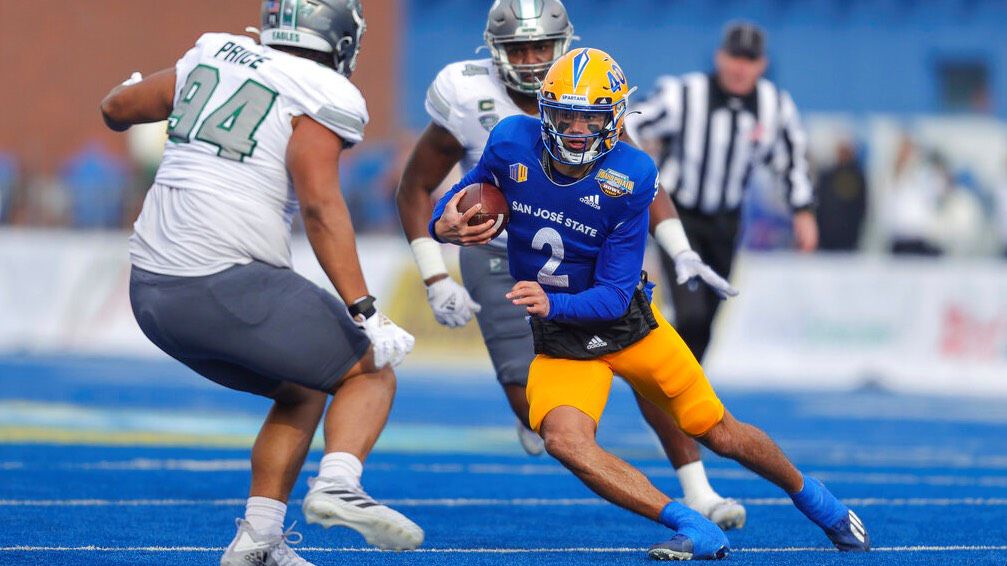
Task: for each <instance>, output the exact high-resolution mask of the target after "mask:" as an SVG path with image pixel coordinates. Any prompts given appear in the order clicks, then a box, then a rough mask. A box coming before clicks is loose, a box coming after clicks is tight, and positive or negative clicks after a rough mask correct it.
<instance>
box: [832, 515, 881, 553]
mask: <svg viewBox="0 0 1007 566" xmlns="http://www.w3.org/2000/svg"><path fill="white" fill-rule="evenodd" d="M825 534H826V536H828V537H829V540H831V541H832V544H834V545H836V548H838V549H839V550H841V551H843V552H867V551H868V550H870V549H871V536H870V535H869V534H867V529H866V528H864V523H863V521H861V520H860V517H857V514H856V513H854V512H853V511H850V512H849V514H847V515H846V516H845V517H843V518H842V519H841V520H840V521H839V522H838V523H836V524H835V525H834V526H833V527H832V528H831V529H825Z"/></svg>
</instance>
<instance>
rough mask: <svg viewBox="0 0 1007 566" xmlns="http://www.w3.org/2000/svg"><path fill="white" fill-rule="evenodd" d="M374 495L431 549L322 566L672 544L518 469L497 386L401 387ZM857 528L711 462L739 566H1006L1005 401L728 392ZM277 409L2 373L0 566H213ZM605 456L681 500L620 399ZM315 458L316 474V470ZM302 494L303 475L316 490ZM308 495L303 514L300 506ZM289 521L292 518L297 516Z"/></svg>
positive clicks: (537, 559) (436, 383)
mask: <svg viewBox="0 0 1007 566" xmlns="http://www.w3.org/2000/svg"><path fill="white" fill-rule="evenodd" d="M399 392H400V394H399V397H398V399H397V405H396V407H395V410H394V412H393V414H392V418H391V422H390V425H389V429H388V430H387V433H386V435H385V436H384V437H383V438H382V441H381V442H380V444H379V447H378V450H377V451H376V453H375V454H374V455H373V456H372V458H371V460H370V461H369V462H368V466H367V469H366V472H365V475H364V484H365V486H366V487H367V488H368V490H369V491H370V493H371V494H372V495H374V496H375V497H376V498H378V499H383V500H385V501H388V502H390V503H392V504H394V505H396V506H397V507H399V508H400V509H401V510H402V511H404V512H405V513H407V514H408V515H410V516H412V517H413V518H414V519H415V520H416V521H417V522H418V523H420V524H421V525H422V526H423V527H424V528H425V529H426V533H427V542H426V543H425V545H424V550H423V551H422V552H411V553H399V554H395V553H378V552H371V551H367V550H365V549H363V547H362V542H363V541H362V540H361V539H360V538H359V537H358V536H357V535H356V534H355V533H352V532H350V531H342V530H329V531H324V530H321V529H319V528H316V527H314V526H304V527H303V528H299V530H300V531H301V532H302V533H303V534H304V537H305V540H304V543H303V544H302V545H301V546H302V547H306V548H307V550H304V551H303V553H302V554H303V555H304V556H305V557H307V558H309V559H312V560H314V561H315V562H316V563H318V564H406V563H409V564H420V563H422V564H442V563H471V564H551V565H557V564H573V563H576V564H581V563H589V564H610V563H622V564H646V563H647V561H646V559H645V557H644V555H643V553H642V550H641V549H642V548H644V547H646V546H648V545H649V544H651V543H653V542H656V541H658V540H661V539H663V538H667V536H668V534H667V531H666V530H665V529H663V528H661V527H658V526H655V525H653V524H651V523H649V522H648V521H646V520H644V519H641V518H638V517H636V516H633V515H631V514H629V513H627V512H625V511H621V510H619V509H616V508H614V507H612V506H609V505H607V504H602V503H601V502H600V501H599V500H597V499H596V498H595V497H594V496H593V494H591V493H590V492H589V491H588V490H587V489H586V488H584V487H583V486H581V485H580V484H579V482H578V481H577V480H576V479H575V478H573V477H572V476H571V475H569V474H568V473H567V472H565V471H564V470H563V469H562V468H561V467H559V465H558V464H556V463H555V462H554V461H552V460H551V459H549V458H540V459H532V458H529V457H526V456H524V455H523V454H522V453H521V452H520V448H519V447H518V445H517V442H516V439H515V437H514V433H513V428H512V419H511V417H509V416H508V412H507V408H506V406H505V404H504V402H503V399H502V396H501V394H500V393H499V391H498V390H497V387H496V385H495V383H492V382H491V379H490V378H489V376H488V375H484V374H482V373H476V374H474V375H454V376H452V377H451V379H449V380H443V379H437V380H435V379H432V378H431V375H430V374H429V373H427V372H421V371H418V370H409V369H406V370H404V371H402V372H401V375H400V388H399ZM722 397H723V398H724V400H725V402H726V403H727V404H728V406H729V407H730V408H731V409H732V410H733V412H734V413H735V414H736V415H738V416H739V417H741V418H743V419H745V420H749V421H751V422H753V423H756V424H758V425H760V426H762V427H763V428H765V429H766V430H767V431H768V432H769V433H770V434H772V435H773V436H774V437H775V438H776V439H777V440H778V441H779V442H780V444H781V445H782V446H783V448H784V450H786V451H787V452H788V453H789V454H790V455H791V456H792V457H793V458H794V460H795V461H796V462H797V463H798V465H799V466H800V467H801V468H802V469H804V470H807V471H811V472H812V473H814V474H816V475H818V476H819V477H820V478H822V479H823V480H824V481H825V482H826V483H827V484H828V485H829V486H830V487H831V488H832V489H833V491H834V492H835V493H836V494H837V495H839V496H840V497H841V498H844V499H847V500H849V501H850V503H851V505H852V506H853V507H854V508H855V509H857V511H858V512H859V514H860V516H861V517H862V518H863V519H864V521H865V523H866V524H867V526H868V528H869V529H870V531H871V535H872V537H873V538H874V541H875V544H876V546H877V547H879V548H878V550H877V551H876V552H874V553H872V554H870V555H869V556H850V555H840V554H838V553H836V552H834V551H831V550H829V546H828V541H827V540H826V539H825V537H824V536H823V535H822V534H821V533H820V532H819V531H818V529H817V528H815V527H814V526H813V525H811V524H810V523H808V522H807V521H806V520H805V519H804V518H803V517H802V516H801V515H800V514H799V513H798V512H797V511H796V510H794V509H793V508H792V507H791V506H790V505H789V500H786V499H783V495H782V493H781V492H780V491H779V490H777V489H776V488H774V487H773V486H771V485H769V484H767V483H766V482H764V481H762V480H760V479H757V478H755V477H754V476H753V475H752V474H750V473H748V472H746V471H744V470H742V469H740V468H739V467H738V466H736V465H734V464H733V463H729V462H726V461H723V460H720V459H718V458H716V457H714V456H711V455H707V457H706V462H707V468H708V470H709V472H710V476H711V478H712V481H713V483H714V485H715V487H717V488H718V489H719V491H721V493H723V494H725V495H730V496H733V497H736V498H739V499H741V500H743V501H744V502H745V503H746V504H747V505H748V509H749V524H748V525H747V526H746V527H745V528H744V529H743V530H741V531H735V532H732V533H731V534H730V539H731V542H732V544H733V546H734V548H735V551H734V553H733V554H732V555H731V557H730V558H729V561H728V563H732V564H868V563H870V564H885V565H887V564H990V565H997V566H1002V565H1004V564H1007V526H1005V525H1007V406H1005V404H1004V403H1003V402H1002V401H996V400H989V401H983V400H974V399H972V400H952V399H936V398H924V397H907V396H895V395H892V394H888V393H884V392H879V391H865V392H857V393H845V394H841V395H837V394H832V395H822V394H807V393H805V394H794V393H790V394H782V393H773V394H768V393H744V392H738V391H734V392H731V391H727V392H722ZM265 408H266V404H265V402H263V401H261V400H259V399H256V398H253V397H251V396H246V395H241V394H237V393H233V392H230V391H227V390H224V389H221V388H218V387H216V386H214V385H212V384H210V383H208V382H204V381H203V380H202V379H201V378H198V377H197V376H195V375H193V374H191V373H189V372H188V371H187V370H184V369H182V368H181V367H180V366H177V365H175V364H174V363H171V362H152V361H142V362H138V361H131V360H96V359H82V358H47V359H42V358H31V357H17V358H6V359H2V360H0V564H162V563H169V564H172V565H184V564H213V563H215V562H216V561H217V560H218V558H219V554H220V552H221V550H222V548H221V547H223V546H224V545H226V544H227V542H228V541H229V540H230V537H231V536H232V534H233V527H232V524H233V520H234V517H236V516H238V515H239V514H240V513H241V511H242V506H243V503H244V502H243V498H244V497H245V495H246V489H247V482H248V471H247V468H248V464H247V455H248V448H247V446H248V443H249V441H250V438H251V437H252V435H254V433H255V431H256V428H257V426H258V424H259V421H260V419H261V417H262V415H263V414H264V413H265ZM600 438H601V441H602V442H603V443H604V444H605V445H607V446H609V447H611V448H612V449H613V450H614V451H615V452H616V453H618V454H620V455H622V456H624V457H626V458H628V459H630V460H631V461H633V462H634V463H636V464H638V465H639V466H640V467H641V468H642V469H643V470H644V471H645V472H646V473H647V474H648V475H649V476H650V477H651V478H652V479H653V480H654V481H655V482H656V483H657V484H658V485H659V486H660V487H663V488H664V489H666V490H667V491H668V492H669V493H671V494H673V495H674V494H676V493H678V486H677V482H676V480H675V478H674V474H673V473H672V470H671V468H670V466H669V465H668V464H667V463H666V462H664V461H663V460H662V458H661V454H660V453H659V452H658V449H657V447H656V444H655V442H654V440H653V438H652V436H651V434H650V432H649V431H648V430H647V429H646V428H645V426H644V424H643V422H642V420H641V419H640V418H639V416H637V414H636V412H635V408H634V406H633V405H632V402H631V400H630V395H629V391H628V389H627V388H626V387H625V386H624V385H619V386H617V387H615V388H614V389H613V397H612V401H611V403H610V405H609V409H608V411H607V412H606V415H605V418H604V419H603V420H602V426H601V434H600ZM319 457H320V455H319V453H318V452H313V453H312V455H311V457H310V459H309V467H312V466H311V464H317V461H318V458H319ZM304 477H307V473H306V474H305V476H304ZM305 489H306V486H305V484H304V482H303V481H302V482H301V483H300V485H299V487H298V489H297V490H296V491H295V493H294V498H295V500H296V499H297V498H299V497H301V496H303V494H304V490H305ZM291 509H292V510H291V513H290V518H291V519H301V513H300V510H299V508H298V506H297V505H292V506H291Z"/></svg>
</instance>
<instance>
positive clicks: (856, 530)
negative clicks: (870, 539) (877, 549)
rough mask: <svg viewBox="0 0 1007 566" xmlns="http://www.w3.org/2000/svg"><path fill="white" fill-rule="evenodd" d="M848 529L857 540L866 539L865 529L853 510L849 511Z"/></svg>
mask: <svg viewBox="0 0 1007 566" xmlns="http://www.w3.org/2000/svg"><path fill="white" fill-rule="evenodd" d="M850 531H852V532H853V536H855V537H857V540H859V541H860V542H866V541H867V529H865V528H864V524H863V523H862V522H861V521H860V517H857V515H856V513H854V512H853V511H850Z"/></svg>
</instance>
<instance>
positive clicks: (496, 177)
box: [429, 49, 870, 559]
mask: <svg viewBox="0 0 1007 566" xmlns="http://www.w3.org/2000/svg"><path fill="white" fill-rule="evenodd" d="M630 92H631V89H630V88H629V86H628V84H627V81H626V77H625V74H624V73H623V72H622V70H621V69H620V67H619V66H618V65H617V64H616V62H615V61H614V60H613V59H612V58H611V57H609V56H608V55H607V54H606V53H604V52H602V51H599V50H597V49H577V50H575V51H572V52H569V53H567V54H566V55H564V56H563V57H561V58H560V59H559V60H557V61H556V63H555V64H554V65H553V66H552V68H551V69H550V70H549V73H548V74H547V75H546V77H545V80H544V81H543V86H542V88H541V90H540V91H539V107H540V114H541V120H536V119H534V118H532V117H528V116H512V117H509V118H506V119H504V120H502V121H501V122H500V123H499V124H498V125H497V126H496V127H495V128H494V129H493V131H492V132H491V134H490V137H489V140H488V141H487V144H486V148H485V150H484V151H483V154H482V157H481V159H480V160H479V163H478V165H477V166H476V167H475V168H474V169H472V170H471V171H470V172H469V173H468V174H467V175H466V176H465V177H464V178H463V179H462V181H461V182H460V183H459V184H458V185H456V186H455V187H453V188H452V189H451V191H449V192H448V193H447V194H446V195H445V196H444V197H443V198H442V199H441V200H440V201H439V202H438V203H437V206H436V207H435V209H434V214H433V218H432V219H431V221H430V224H429V230H430V233H431V235H432V236H434V237H435V238H437V239H438V240H440V241H442V242H451V243H455V244H460V245H478V244H484V243H486V242H487V241H489V240H490V239H491V238H492V236H493V235H494V233H495V229H494V221H489V222H486V223H484V224H481V225H477V226H469V225H468V220H469V219H470V218H472V216H473V215H474V214H476V213H477V212H478V211H479V205H476V206H474V207H472V208H471V209H470V210H467V211H464V212H462V211H459V210H458V203H459V201H460V200H461V197H462V195H463V194H464V193H463V191H464V188H465V187H467V186H469V185H471V184H474V183H480V182H487V183H492V184H494V185H496V186H498V187H499V188H500V190H501V192H502V193H503V195H504V196H505V198H506V200H507V202H508V204H509V206H510V214H511V220H510V223H509V224H508V226H507V231H508V234H509V237H508V241H507V252H508V257H509V260H510V262H509V263H510V271H511V275H512V276H513V277H514V279H515V280H516V281H517V283H516V284H515V285H514V287H513V288H512V289H511V291H510V292H509V293H508V294H507V298H508V299H510V300H511V301H512V302H513V303H514V304H515V305H521V306H524V307H525V308H526V310H527V312H528V314H529V320H530V323H531V326H532V331H533V335H534V341H535V351H536V354H537V355H536V357H535V359H534V361H533V362H532V364H531V368H530V370H529V376H528V386H527V396H528V403H529V406H530V409H529V423H530V424H531V426H532V428H533V429H534V430H535V431H537V432H538V433H539V434H540V435H542V438H543V439H544V441H545V447H546V450H547V451H548V452H549V454H551V455H552V456H553V457H555V458H556V459H557V460H559V461H560V462H562V463H563V465H564V466H566V467H567V468H568V469H569V470H570V471H572V472H573V473H574V474H575V475H576V476H577V477H579V478H580V479H581V481H583V482H584V483H585V484H586V485H587V486H588V487H590V488H591V489H592V490H594V491H595V492H596V493H597V494H599V495H600V496H602V497H604V498H605V499H607V500H609V501H611V502H612V503H614V504H616V505H619V506H621V507H624V508H626V509H628V510H630V511H633V512H635V513H638V514H640V515H642V516H644V517H647V518H649V519H652V520H654V521H657V522H660V523H661V524H663V525H665V526H667V527H669V528H671V529H673V530H674V531H676V534H675V535H674V537H673V538H671V539H670V540H668V541H666V542H664V543H661V544H658V545H655V546H653V547H652V548H651V549H650V551H649V555H650V556H651V557H652V558H656V559H693V558H696V559H701V558H706V559H709V558H723V557H724V556H726V555H727V553H728V551H729V545H728V541H727V537H726V536H725V535H724V533H723V532H722V531H721V530H720V529H719V528H718V527H717V526H716V525H715V524H714V523H713V522H711V521H710V520H708V519H707V518H705V517H703V516H702V515H701V514H699V513H698V512H696V511H694V510H692V509H690V508H689V507H687V506H685V505H682V504H680V503H678V502H675V501H672V500H671V498H670V497H668V496H667V495H665V494H664V493H662V492H661V491H659V490H658V489H657V488H656V487H654V485H653V484H652V483H650V481H649V480H648V479H647V478H646V477H645V476H644V475H643V474H642V473H640V472H639V471H638V470H637V469H635V468H633V467H632V466H630V465H629V464H628V463H626V462H624V461H623V460H621V459H619V458H617V457H616V456H614V455H612V454H610V453H608V452H606V451H605V450H603V449H602V448H601V447H600V446H599V445H598V444H597V442H596V441H595V431H596V429H597V425H598V421H599V420H600V418H601V414H602V412H603V411H604V408H605V404H606V402H607V400H608V393H609V388H610V387H611V384H612V377H613V374H614V373H618V374H619V375H621V376H623V377H624V378H625V379H626V381H628V382H629V383H630V385H631V386H632V387H633V389H634V390H635V391H636V392H637V393H638V394H640V395H642V396H643V397H645V398H646V399H647V400H649V401H650V402H651V403H653V404H654V405H656V406H657V407H659V408H660V409H661V410H663V411H664V412H666V413H667V414H670V415H671V416H672V417H673V418H674V419H675V422H677V423H678V426H679V428H680V429H681V430H682V431H684V432H685V433H687V434H689V435H690V436H693V437H695V438H696V439H697V440H699V441H700V442H701V443H703V444H704V445H705V446H707V447H708V448H710V449H711V450H713V451H714V452H716V453H717V454H720V455H721V456H724V457H728V458H732V459H734V460H736V461H738V462H739V463H741V464H742V465H744V466H745V467H747V468H749V469H751V470H752V471H754V472H756V473H758V474H760V475H761V476H763V477H765V478H766V479H768V480H769V481H771V482H773V483H775V484H776V485H778V486H779V487H781V488H782V489H784V490H785V491H786V492H787V493H788V494H789V495H790V497H791V498H792V499H793V501H794V504H795V505H796V506H797V508H798V509H799V510H801V512H803V513H804V514H805V515H806V516H807V517H808V518H809V519H811V520H812V521H813V522H815V523H816V524H817V525H818V526H819V527H821V528H822V529H823V530H824V531H825V533H826V535H828V537H829V538H830V539H831V540H832V542H833V543H834V544H835V546H836V547H837V548H839V549H840V550H845V551H858V550H859V551H863V550H868V549H869V548H870V539H869V537H868V535H867V532H866V530H865V529H864V526H863V523H862V522H861V521H860V519H859V518H858V517H857V516H856V514H854V513H853V511H851V510H850V509H849V508H848V507H846V505H844V504H843V503H841V502H840V501H839V500H838V499H837V498H836V497H835V496H834V495H833V494H832V493H831V492H829V491H828V490H827V489H826V488H825V486H824V485H822V483H821V482H819V481H818V480H815V479H813V478H810V477H806V476H804V475H803V474H802V473H801V472H800V471H798V470H797V469H796V468H795V467H794V466H793V464H791V463H790V461H789V460H788V459H787V457H786V456H785V455H784V454H783V452H782V451H781V450H780V448H779V447H778V446H777V445H776V444H775V443H774V442H773V441H772V440H771V439H770V438H769V437H768V436H767V435H766V434H765V433H764V432H762V431H761V430H759V429H757V428H755V427H753V426H751V425H748V424H745V423H742V422H739V421H738V420H736V419H735V418H734V417H733V416H732V415H731V414H730V413H729V412H727V411H726V410H725V408H724V405H723V404H722V403H721V401H720V399H719V398H718V397H717V395H716V393H715V392H714V391H713V388H712V387H711V386H710V383H709V381H707V378H706V376H705V375H704V373H703V369H702V368H701V367H700V365H699V363H698V362H697V361H696V359H695V357H694V356H693V355H692V353H691V352H690V350H689V348H688V347H687V346H686V345H685V343H684V342H683V341H682V339H681V338H680V337H679V336H678V334H677V333H676V332H675V330H674V329H673V328H672V327H671V326H670V325H669V324H668V323H667V321H665V320H664V318H663V317H662V316H661V314H660V312H659V311H657V310H656V309H653V308H652V307H651V304H650V303H651V291H652V289H653V284H652V283H649V282H648V281H647V277H646V273H644V272H642V267H643V256H644V250H645V247H646V242H647V229H648V223H649V212H648V209H649V206H650V204H651V201H652V200H654V198H655V195H656V190H657V168H656V166H655V165H654V162H653V161H652V160H651V159H650V158H649V157H648V156H647V155H646V154H645V153H643V152H642V151H640V150H638V149H636V148H634V147H632V146H631V145H629V144H625V143H623V144H620V143H618V141H619V136H620V134H621V133H622V128H623V119H624V118H625V114H626V103H627V97H628V96H629V94H630Z"/></svg>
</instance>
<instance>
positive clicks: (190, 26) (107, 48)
mask: <svg viewBox="0 0 1007 566" xmlns="http://www.w3.org/2000/svg"><path fill="white" fill-rule="evenodd" d="M399 5H400V0H364V10H365V15H366V17H367V34H366V35H365V36H364V40H363V46H364V49H363V52H362V53H361V56H360V60H359V66H358V71H357V72H356V73H354V76H353V81H354V82H355V83H356V84H357V86H359V87H360V89H361V90H362V91H363V93H364V96H365V97H366V98H367V103H368V107H369V110H370V114H371V119H372V121H371V125H370V126H369V127H368V132H367V134H368V137H369V139H379V138H385V137H388V136H390V135H391V134H392V133H393V132H394V131H395V130H396V128H397V124H398V122H399V120H398V116H397V108H398V106H397V100H396V97H397V93H398V92H399V91H400V89H398V88H394V87H393V86H392V85H396V84H397V83H398V80H399V79H398V74H399V69H398V63H399V57H398V49H399V42H398V38H399V37H400V33H399V30H398V26H399V17H398V10H399ZM259 6H260V3H259V2H258V1H256V0H171V1H167V0H50V1H49V2H45V3H39V2H17V1H14V0H0V84H2V87H0V151H12V152H14V154H15V155H16V156H17V157H18V160H19V161H20V162H21V164H22V165H23V167H24V168H25V169H26V170H27V171H29V172H38V173H46V172H51V171H53V170H54V169H55V168H56V167H58V166H59V164H60V163H62V162H63V161H64V160H65V159H66V158H67V157H68V156H69V155H71V154H72V153H73V152H75V151H76V150H78V149H79V148H81V147H82V146H83V145H84V144H86V143H87V142H89V141H91V140H98V141H100V142H101V143H104V144H106V146H107V147H109V148H112V149H113V150H115V151H119V152H123V151H125V146H124V139H123V138H124V136H121V135H117V134H115V133H113V132H111V131H109V130H107V129H105V128H104V126H103V125H102V122H101V118H100V116H99V113H98V103H99V102H100V101H101V98H102V97H103V96H104V95H105V93H107V92H108V90H109V89H110V88H112V87H113V86H114V85H116V84H118V83H119V82H122V81H123V80H125V79H126V77H128V76H129V74H130V72H132V71H134V70H139V71H141V72H144V73H149V72H153V71H156V70H158V69H162V68H165V67H170V66H172V65H173V64H174V62H175V61H176V60H177V59H178V57H179V56H180V55H181V54H182V53H184V52H185V50H186V49H188V48H189V47H190V46H191V45H192V43H193V42H194V41H195V40H196V38H197V37H199V35H200V34H201V33H203V32H206V31H227V32H232V33H241V31H242V30H243V29H244V28H245V26H249V25H254V26H257V25H258V23H259V21H258V19H259Z"/></svg>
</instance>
